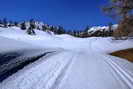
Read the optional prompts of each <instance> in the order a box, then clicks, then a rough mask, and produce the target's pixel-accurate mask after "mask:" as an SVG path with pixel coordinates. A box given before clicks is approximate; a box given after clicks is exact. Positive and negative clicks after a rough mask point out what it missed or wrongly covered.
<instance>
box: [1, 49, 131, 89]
mask: <svg viewBox="0 0 133 89" xmlns="http://www.w3.org/2000/svg"><path fill="white" fill-rule="evenodd" d="M113 59H114V58H112V57H111V56H105V55H102V54H94V53H93V52H87V53H86V52H84V51H80V52H79V51H78V52H76V51H69V50H64V51H62V52H60V53H58V54H56V55H51V56H47V57H43V58H41V59H40V60H39V61H37V62H35V63H33V64H31V65H29V66H27V67H25V68H24V69H23V70H20V71H19V72H18V73H16V74H14V75H13V76H11V77H9V78H8V79H6V80H5V81H4V82H2V83H1V84H0V89H132V88H133V71H132V69H131V70H129V68H128V69H127V67H128V66H126V63H128V64H130V63H129V62H126V63H125V62H124V63H123V62H122V61H123V60H121V59H119V58H116V60H119V62H117V61H115V60H113ZM131 68H133V67H131Z"/></svg>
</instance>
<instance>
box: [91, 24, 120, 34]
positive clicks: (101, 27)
mask: <svg viewBox="0 0 133 89" xmlns="http://www.w3.org/2000/svg"><path fill="white" fill-rule="evenodd" d="M117 27H118V25H117V24H114V25H112V30H115V29H116V28H117ZM103 29H104V30H105V31H108V30H109V27H108V26H93V27H91V28H90V29H89V30H88V33H94V32H96V31H103Z"/></svg>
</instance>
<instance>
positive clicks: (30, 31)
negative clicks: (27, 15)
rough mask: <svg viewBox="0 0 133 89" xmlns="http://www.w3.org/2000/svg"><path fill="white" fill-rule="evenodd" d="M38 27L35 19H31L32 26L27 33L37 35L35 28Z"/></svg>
mask: <svg viewBox="0 0 133 89" xmlns="http://www.w3.org/2000/svg"><path fill="white" fill-rule="evenodd" d="M35 28H36V25H35V21H34V20H33V19H31V20H30V27H29V28H28V29H27V33H28V34H29V35H35V31H34V29H35Z"/></svg>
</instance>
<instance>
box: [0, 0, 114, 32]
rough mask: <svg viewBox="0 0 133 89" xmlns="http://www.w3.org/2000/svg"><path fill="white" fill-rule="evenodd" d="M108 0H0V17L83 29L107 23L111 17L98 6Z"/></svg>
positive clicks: (110, 20)
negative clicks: (35, 20)
mask: <svg viewBox="0 0 133 89" xmlns="http://www.w3.org/2000/svg"><path fill="white" fill-rule="evenodd" d="M107 1H108V0H1V3H0V11H1V13H0V18H4V17H6V18H8V19H10V20H17V21H21V20H28V19H31V18H34V19H37V20H41V21H44V22H46V23H48V24H52V25H62V26H63V27H65V28H66V29H79V30H80V29H83V28H85V26H86V25H89V26H93V25H107V24H108V22H112V19H111V18H109V17H107V16H105V15H104V14H103V13H102V11H101V10H100V7H101V6H102V5H104V4H106V2H107Z"/></svg>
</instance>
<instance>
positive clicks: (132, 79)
mask: <svg viewBox="0 0 133 89" xmlns="http://www.w3.org/2000/svg"><path fill="white" fill-rule="evenodd" d="M104 61H106V63H107V64H108V65H109V66H110V67H111V68H112V69H113V70H114V71H115V72H116V74H117V75H118V76H117V77H119V81H120V79H122V82H121V83H124V84H126V85H127V87H128V89H132V88H133V85H132V84H133V77H131V75H130V74H128V73H126V72H125V71H124V69H122V68H121V67H120V66H119V65H118V64H117V63H115V62H114V61H112V60H111V59H109V58H107V60H104ZM122 85H123V84H122Z"/></svg>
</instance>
